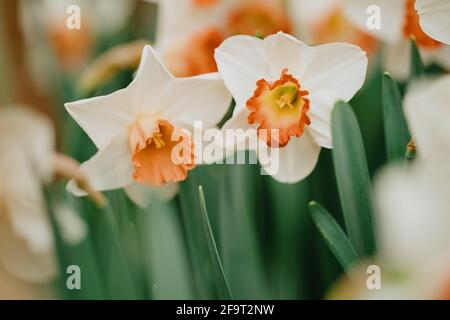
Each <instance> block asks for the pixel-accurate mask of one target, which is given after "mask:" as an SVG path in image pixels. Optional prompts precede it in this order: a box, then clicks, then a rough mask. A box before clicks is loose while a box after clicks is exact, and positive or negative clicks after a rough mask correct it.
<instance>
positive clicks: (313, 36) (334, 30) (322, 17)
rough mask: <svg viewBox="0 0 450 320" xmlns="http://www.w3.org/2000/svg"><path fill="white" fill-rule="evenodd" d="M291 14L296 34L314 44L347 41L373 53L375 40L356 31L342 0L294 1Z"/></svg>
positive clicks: (362, 32) (365, 33) (375, 44)
mask: <svg viewBox="0 0 450 320" xmlns="http://www.w3.org/2000/svg"><path fill="white" fill-rule="evenodd" d="M290 4H291V5H292V8H291V10H290V11H291V13H292V15H293V16H294V17H296V19H295V22H296V24H297V25H296V27H297V33H298V34H299V35H300V36H301V37H302V38H303V39H307V42H310V43H312V44H314V45H318V44H325V43H330V42H347V43H351V44H354V45H357V46H359V47H361V49H363V50H364V51H366V52H367V53H368V54H372V53H375V51H376V49H377V48H378V40H377V39H376V38H375V37H373V36H372V35H370V34H369V33H368V32H366V31H365V30H363V29H361V28H359V27H358V26H356V25H355V24H353V22H351V21H350V20H349V18H348V17H347V15H346V10H345V7H344V1H343V0H316V1H310V0H294V1H290Z"/></svg>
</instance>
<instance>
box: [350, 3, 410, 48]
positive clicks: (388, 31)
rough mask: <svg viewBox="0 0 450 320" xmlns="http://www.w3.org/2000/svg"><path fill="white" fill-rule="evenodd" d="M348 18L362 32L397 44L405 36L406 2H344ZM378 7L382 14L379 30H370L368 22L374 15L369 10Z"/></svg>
mask: <svg viewBox="0 0 450 320" xmlns="http://www.w3.org/2000/svg"><path fill="white" fill-rule="evenodd" d="M343 3H344V9H345V12H346V15H347V16H348V18H349V19H350V20H351V21H352V22H353V23H354V24H355V25H356V26H358V27H359V28H360V29H361V30H362V31H364V32H367V33H369V34H372V35H373V36H375V37H376V38H378V39H381V40H383V41H387V42H389V43H393V42H397V41H399V40H400V39H401V37H402V34H403V22H404V12H405V2H404V1H403V0H344V1H343ZM373 6H377V7H378V8H379V10H380V14H381V25H380V28H379V29H369V28H368V26H367V22H368V20H369V17H371V15H372V14H373V13H372V12H370V13H368V8H372V7H373Z"/></svg>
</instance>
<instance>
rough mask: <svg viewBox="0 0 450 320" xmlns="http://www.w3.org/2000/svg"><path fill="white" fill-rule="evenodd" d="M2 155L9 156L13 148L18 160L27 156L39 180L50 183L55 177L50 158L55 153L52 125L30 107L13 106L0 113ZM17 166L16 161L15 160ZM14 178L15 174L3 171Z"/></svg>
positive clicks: (0, 147) (2, 172)
mask: <svg viewBox="0 0 450 320" xmlns="http://www.w3.org/2000/svg"><path fill="white" fill-rule="evenodd" d="M0 132H2V134H1V135H0V153H1V154H2V157H6V156H8V154H9V153H10V151H11V150H12V149H13V148H14V150H16V151H17V152H18V154H19V156H21V157H22V156H26V157H27V159H28V161H29V162H30V163H32V165H33V166H34V171H33V172H34V173H35V174H36V175H37V177H38V179H39V180H41V181H44V182H48V181H50V180H51V178H52V177H53V165H52V161H51V158H52V156H53V152H54V150H55V137H54V135H55V134H54V131H53V126H52V123H51V121H50V120H49V119H48V118H46V117H45V116H43V115H42V114H39V113H37V112H35V111H34V110H33V109H31V107H26V106H21V105H13V106H7V107H4V108H3V109H2V110H1V111H0ZM12 165H14V160H12ZM0 170H1V175H2V176H3V177H4V175H6V174H13V173H14V172H15V170H11V171H3V169H1V168H0Z"/></svg>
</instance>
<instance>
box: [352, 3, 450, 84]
mask: <svg viewBox="0 0 450 320" xmlns="http://www.w3.org/2000/svg"><path fill="white" fill-rule="evenodd" d="M431 2H435V1H426V3H427V4H426V5H425V2H424V1H417V2H416V1H415V0H345V8H346V12H347V16H348V17H349V18H350V19H351V20H352V21H353V22H354V23H355V24H356V25H358V26H359V27H360V28H361V29H362V30H365V31H367V32H368V33H371V34H372V35H374V36H375V37H377V38H379V39H380V40H382V41H385V42H386V43H388V47H387V48H388V50H387V52H386V69H387V70H388V71H389V72H391V73H392V74H393V75H394V76H396V77H398V78H402V79H404V78H406V77H407V76H408V71H409V65H410V45H411V41H410V39H411V38H414V39H415V40H416V42H417V45H418V47H419V49H420V50H421V54H422V56H423V59H424V61H425V62H427V63H430V62H437V63H439V64H441V65H442V66H443V67H445V68H447V69H450V47H449V46H446V45H444V44H443V43H441V42H440V41H438V40H435V39H433V38H431V37H430V36H428V35H427V34H426V33H425V32H424V30H423V29H422V26H421V24H420V23H419V15H418V13H417V11H416V9H417V10H420V11H421V12H422V14H425V15H424V16H423V18H422V21H423V22H424V23H423V24H424V25H426V26H427V29H428V30H430V29H433V30H441V28H442V26H441V23H442V22H443V23H444V25H445V20H439V19H433V21H431V20H430V18H429V17H430V12H431V11H429V10H430V9H429V8H430V6H429V5H431ZM439 2H440V5H442V7H441V8H440V9H439V10H441V11H442V13H444V12H445V8H446V7H448V3H445V4H444V2H446V1H439ZM374 5H375V6H378V7H379V8H380V10H381V21H380V22H381V25H380V28H379V29H377V28H373V29H369V28H368V27H367V21H368V19H369V14H368V13H367V8H369V7H371V6H374ZM438 7H439V6H438ZM431 8H433V11H432V12H435V11H434V10H435V8H436V6H435V5H433V6H431ZM426 13H428V14H426ZM444 15H445V13H444ZM425 21H426V23H425ZM431 26H433V27H431ZM441 35H442V33H441Z"/></svg>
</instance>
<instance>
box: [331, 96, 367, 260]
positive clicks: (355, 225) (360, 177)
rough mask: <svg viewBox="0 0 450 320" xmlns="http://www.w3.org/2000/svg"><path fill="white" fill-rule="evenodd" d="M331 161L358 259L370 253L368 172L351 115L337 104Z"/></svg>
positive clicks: (355, 125)
mask: <svg viewBox="0 0 450 320" xmlns="http://www.w3.org/2000/svg"><path fill="white" fill-rule="evenodd" d="M332 132H333V144H334V147H333V162H334V169H335V173H336V180H337V184H338V190H339V196H340V199H341V205H342V209H343V213H344V219H345V225H346V228H347V234H348V236H349V238H350V241H351V242H352V244H353V246H354V247H355V248H356V250H357V252H358V253H359V254H360V255H361V256H367V255H371V254H373V253H374V250H375V241H374V233H373V226H372V216H373V205H372V187H371V183H370V177H369V169H368V166H367V160H366V156H365V153H364V145H363V141H362V137H361V133H360V129H359V125H358V121H357V120H356V117H355V114H354V113H353V111H352V109H351V107H350V105H348V104H347V103H345V102H342V101H341V102H338V103H337V104H336V106H335V108H334V110H333V115H332Z"/></svg>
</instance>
